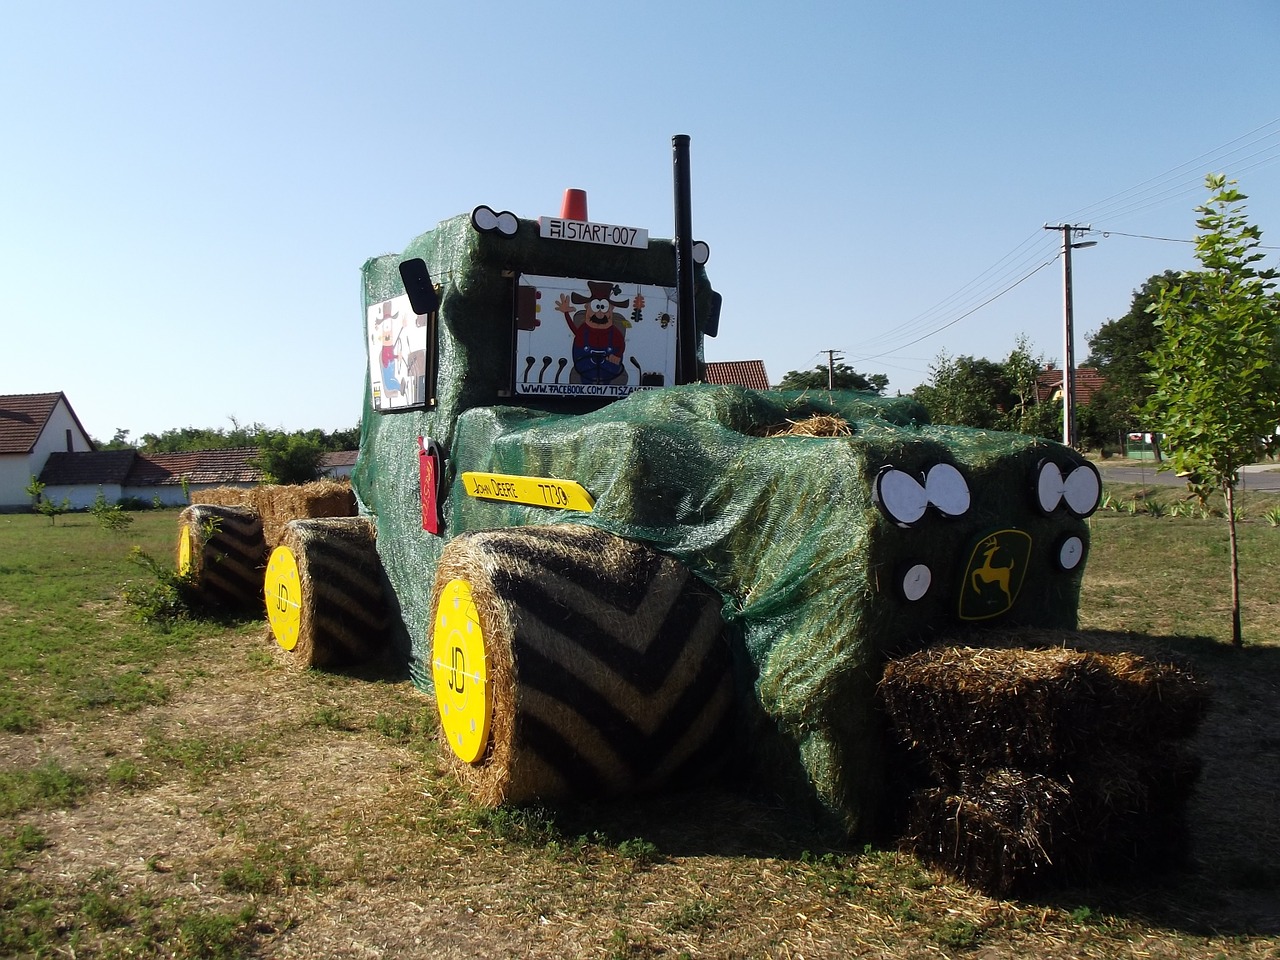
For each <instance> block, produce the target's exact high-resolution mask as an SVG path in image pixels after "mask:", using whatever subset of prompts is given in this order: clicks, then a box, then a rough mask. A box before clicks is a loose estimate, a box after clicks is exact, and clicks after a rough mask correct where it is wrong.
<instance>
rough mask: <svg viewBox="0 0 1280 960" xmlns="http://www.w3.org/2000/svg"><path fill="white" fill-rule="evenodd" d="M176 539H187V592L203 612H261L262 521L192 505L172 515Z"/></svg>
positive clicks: (246, 513)
mask: <svg viewBox="0 0 1280 960" xmlns="http://www.w3.org/2000/svg"><path fill="white" fill-rule="evenodd" d="M178 524H179V528H180V530H181V531H182V533H181V535H183V536H189V537H190V538H191V561H192V563H191V575H192V586H193V588H194V590H195V592H196V595H197V596H198V597H199V599H200V601H201V602H202V603H204V604H207V605H209V606H215V607H222V608H225V609H229V610H237V611H249V610H254V609H261V607H262V570H263V565H264V564H265V562H266V553H267V545H266V541H265V540H263V537H262V521H261V520H260V519H259V517H258V515H257V514H255V513H254V512H253V511H252V510H246V509H244V508H242V507H222V506H216V505H214V504H203V503H202V504H193V505H192V506H189V507H187V508H186V509H184V510H183V511H182V513H180V514H179V515H178Z"/></svg>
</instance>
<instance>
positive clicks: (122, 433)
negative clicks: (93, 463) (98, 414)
mask: <svg viewBox="0 0 1280 960" xmlns="http://www.w3.org/2000/svg"><path fill="white" fill-rule="evenodd" d="M94 446H95V447H97V448H98V449H99V450H132V449H134V446H133V444H132V443H130V442H129V431H128V430H126V429H124V427H116V432H115V434H114V435H113V436H112V437H111V439H110V440H108V441H106V442H105V443H102V442H100V441H95V442H94Z"/></svg>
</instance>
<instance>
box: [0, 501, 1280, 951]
mask: <svg viewBox="0 0 1280 960" xmlns="http://www.w3.org/2000/svg"><path fill="white" fill-rule="evenodd" d="M1115 493H1118V495H1119V496H1118V501H1122V500H1124V499H1125V498H1126V497H1129V498H1131V496H1132V493H1133V491H1128V490H1124V491H1115ZM1176 494H1177V491H1176V490H1175V491H1174V492H1173V493H1172V494H1163V493H1162V494H1161V496H1169V497H1174V496H1176ZM1139 499H1140V500H1144V501H1145V499H1146V498H1145V497H1141V498H1139ZM1266 506H1267V501H1260V502H1259V503H1257V504H1253V503H1251V504H1250V505H1249V507H1248V509H1250V510H1253V511H1255V513H1256V517H1257V518H1256V519H1250V520H1249V521H1248V522H1246V523H1245V524H1244V525H1243V527H1242V537H1243V548H1244V564H1245V567H1244V570H1245V581H1244V595H1245V635H1246V639H1247V641H1248V645H1247V646H1246V648H1245V649H1244V650H1232V649H1230V648H1229V647H1228V646H1227V645H1226V638H1227V637H1228V636H1229V625H1228V621H1227V619H1226V609H1227V606H1226V597H1227V593H1226V568H1225V563H1226V552H1225V539H1226V534H1225V528H1224V527H1223V525H1222V524H1221V522H1220V521H1213V520H1204V519H1198V518H1192V517H1170V516H1168V512H1167V511H1165V512H1163V513H1162V511H1161V510H1159V509H1157V510H1156V511H1155V513H1157V514H1161V515H1160V516H1153V515H1151V514H1150V513H1147V512H1137V513H1136V514H1135V515H1130V513H1128V512H1127V511H1120V510H1104V511H1101V512H1099V513H1098V514H1097V515H1096V516H1095V518H1094V519H1093V520H1092V521H1091V522H1092V527H1093V547H1092V555H1091V558H1090V566H1089V570H1088V573H1087V574H1086V581H1085V591H1084V598H1083V601H1082V606H1081V611H1082V616H1081V619H1082V628H1083V629H1084V630H1086V631H1087V634H1086V638H1085V639H1086V643H1088V644H1090V645H1094V646H1097V647H1099V648H1104V649H1116V648H1127V649H1133V650H1138V651H1139V652H1156V653H1157V654H1158V655H1160V656H1176V657H1178V658H1181V659H1183V660H1185V661H1186V662H1187V663H1189V664H1190V665H1191V666H1192V667H1193V669H1194V670H1195V671H1196V672H1197V673H1198V674H1199V675H1200V676H1202V677H1204V678H1206V679H1207V680H1209V681H1210V683H1211V684H1212V686H1213V708H1212V710H1211V712H1210V714H1209V717H1208V719H1207V721H1206V722H1205V724H1204V725H1203V727H1202V729H1201V731H1200V733H1199V735H1198V739H1197V748H1198V751H1199V753H1200V755H1201V756H1202V758H1203V760H1204V764H1205V766H1204V773H1203V776H1202V779H1201V782H1200V784H1199V787H1198V789H1197V793H1196V795H1195V798H1194V800H1193V804H1192V809H1191V815H1190V821H1191V827H1192V831H1193V837H1192V840H1193V856H1192V862H1191V863H1190V864H1189V865H1188V867H1187V868H1186V869H1185V870H1182V871H1178V872H1175V873H1169V874H1167V875H1159V876H1141V877H1133V878H1129V879H1127V880H1125V881H1124V882H1123V883H1117V884H1115V885H1113V886H1106V887H1094V888H1088V889H1069V890H1060V891H1056V892H1054V893H1053V894H1052V895H1049V896H1044V897H1041V898H1038V899H1036V900H1034V901H1021V900H1009V901H1002V900H995V899H991V898H989V897H985V896H983V895H980V894H978V893H976V892H973V891H971V890H968V889H966V888H965V887H963V886H962V885H960V884H958V883H956V882H955V881H953V880H951V879H950V878H948V877H947V876H946V875H944V874H941V873H938V872H935V871H932V870H929V869H926V868H924V867H922V866H921V865H920V863H919V862H918V861H916V860H915V859H914V858H913V857H911V856H908V855H906V854H903V853H899V852H897V851H895V850H894V849H893V848H892V846H891V845H888V846H875V845H873V846H866V847H862V846H859V847H857V848H854V849H840V848H833V847H831V846H830V845H829V839H824V838H822V837H820V836H818V835H816V834H813V833H811V832H810V831H809V830H808V828H807V827H806V825H805V824H804V823H803V822H797V820H796V819H795V818H794V817H793V816H791V815H790V814H789V811H788V810H786V809H781V808H778V807H776V806H773V805H770V804H768V803H765V802H762V801H760V800H758V799H755V798H752V797H750V796H746V795H744V794H742V793H739V792H735V791H734V790H732V789H730V788H728V787H725V788H721V789H712V790H703V791H700V792H697V793H691V794H677V795H671V796H665V797H661V798H657V799H654V800H649V801H647V802H644V803H638V802H637V803H623V804H609V805H594V806H589V807H581V808H574V809H568V810H556V811H550V810H544V809H520V810H500V811H496V812H494V811H485V810H481V809H477V808H475V807H474V806H472V805H471V804H470V803H469V802H468V801H467V800H466V799H465V798H464V796H463V795H462V794H461V793H460V791H459V790H458V789H457V788H456V787H455V785H454V783H453V782H452V781H451V780H450V779H449V777H448V776H447V775H445V774H444V773H443V767H442V764H441V763H440V762H439V761H438V758H437V752H436V751H437V747H436V743H435V721H434V707H433V704H432V702H431V700H430V699H429V698H427V697H426V696H424V695H423V694H421V693H419V692H417V691H415V690H414V689H413V688H412V685H411V684H410V683H409V682H408V680H407V679H406V678H405V676H404V675H403V674H402V673H400V672H398V671H397V669H396V668H394V667H392V666H390V665H388V664H385V663H384V664H373V665H371V666H368V667H365V668H362V669H360V670H356V671H351V672H333V673H327V672H320V671H307V672H303V671H299V670H297V669H295V668H294V667H293V666H292V665H291V664H290V663H289V661H288V657H287V655H286V654H284V653H283V651H280V650H279V649H278V648H276V646H275V645H274V644H273V643H271V642H270V641H269V640H268V639H267V638H266V637H265V635H264V632H263V628H262V626H261V625H260V624H258V623H207V622H196V623H180V624H177V625H175V626H174V627H172V628H171V629H169V630H167V631H162V630H159V629H157V628H155V627H153V626H147V625H142V624H138V623H136V622H134V620H133V619H132V616H131V613H132V611H131V608H130V607H129V606H128V605H126V604H125V603H124V602H123V601H122V600H121V599H120V589H121V586H122V584H123V583H124V582H125V581H126V580H128V579H130V578H133V579H135V580H137V579H138V578H145V577H146V572H145V571H144V570H142V569H141V568H139V567H138V566H136V565H135V564H133V563H131V562H130V561H129V559H128V556H129V547H130V545H132V544H135V543H137V544H140V545H141V546H142V547H143V548H144V549H146V550H147V551H149V552H150V553H152V555H154V556H157V557H160V556H166V557H167V556H168V554H169V553H170V551H171V548H172V543H173V539H174V537H175V534H176V528H175V515H174V514H173V513H172V512H155V513H142V514H138V515H136V520H135V522H134V523H133V524H132V525H131V527H130V528H129V529H127V530H125V531H123V532H119V533H112V532H110V531H107V530H104V529H101V528H99V526H98V525H97V523H95V521H94V519H93V518H92V517H90V516H87V515H73V516H67V517H63V518H60V519H59V520H58V522H57V524H56V526H55V525H50V524H49V522H48V521H47V520H45V519H44V518H41V517H36V516H25V515H23V516H0V731H2V732H0V869H2V871H3V872H2V874H0V955H4V956H32V957H77V958H85V957H146V958H152V957H154V958H160V957H281V958H284V957H298V958H316V957H333V958H375V957H388V958H390V957H396V958H405V957H556V958H561V957H601V958H650V957H654V958H656V957H670V958H677V957H723V958H729V957H736V958H749V957H760V958H765V957H769V958H774V957H776V958H783V957H786V958H809V960H815V958H827V957H830V958H835V957H849V956H866V957H946V956H963V957H974V958H979V957H981V958H997V957H1015V956H1016V957H1022V956H1038V957H1061V958H1066V957H1100V958H1101V957H1106V958H1112V957H1132V958H1149V957H1167V958H1201V957H1204V958H1209V957H1259V958H1260V957H1278V956H1280V696H1278V695H1277V694H1278V693H1280V616H1278V614H1280V605H1278V603H1277V598H1276V588H1275V570H1276V569H1277V564H1280V528H1276V527H1272V526H1270V525H1269V524H1268V523H1267V522H1266V521H1265V520H1263V519H1261V516H1262V511H1263V510H1265V509H1266Z"/></svg>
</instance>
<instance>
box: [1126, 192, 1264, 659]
mask: <svg viewBox="0 0 1280 960" xmlns="http://www.w3.org/2000/svg"><path fill="white" fill-rule="evenodd" d="M1205 185H1206V187H1208V189H1209V191H1210V193H1211V197H1210V199H1209V202H1208V203H1207V204H1205V205H1204V206H1201V207H1197V208H1196V212H1197V213H1199V214H1200V217H1199V219H1198V220H1197V221H1196V226H1197V227H1199V228H1200V230H1201V231H1202V233H1200V234H1199V235H1197V237H1196V259H1198V260H1199V261H1200V263H1201V266H1202V268H1203V269H1201V270H1199V271H1195V272H1186V273H1182V274H1179V275H1178V277H1177V278H1176V279H1174V280H1171V281H1169V282H1166V283H1163V284H1161V286H1160V287H1159V289H1158V290H1157V292H1156V297H1155V301H1154V303H1153V304H1152V313H1153V314H1154V317H1155V324H1156V327H1157V328H1158V330H1159V339H1158V341H1157V343H1156V346H1155V349H1154V350H1153V351H1152V353H1151V355H1150V366H1151V372H1150V374H1149V375H1148V383H1149V384H1150V386H1151V393H1150V396H1149V397H1148V398H1147V403H1146V406H1145V408H1144V410H1145V413H1146V415H1147V416H1148V418H1149V422H1150V423H1151V424H1152V426H1153V427H1154V428H1156V429H1158V430H1160V431H1162V432H1163V433H1164V434H1165V447H1166V452H1167V455H1168V460H1167V461H1166V463H1165V464H1162V465H1161V469H1168V468H1170V467H1171V468H1172V469H1176V470H1177V471H1178V472H1179V473H1188V474H1190V475H1192V476H1193V477H1194V478H1195V479H1196V481H1197V483H1198V484H1199V486H1200V489H1201V492H1202V494H1207V493H1208V492H1209V491H1211V490H1214V489H1218V490H1221V491H1222V493H1223V497H1224V499H1225V501H1226V515H1227V530H1228V539H1229V541H1230V554H1231V642H1232V644H1233V645H1235V646H1237V647H1238V646H1241V645H1243V642H1244V640H1243V637H1242V634H1241V629H1240V561H1239V552H1238V547H1237V542H1236V509H1235V488H1236V483H1237V481H1238V479H1239V471H1240V468H1241V467H1243V466H1245V465H1246V464H1249V463H1252V462H1254V461H1255V460H1256V459H1258V458H1259V457H1261V456H1262V455H1263V454H1264V453H1266V452H1268V451H1269V450H1271V449H1273V447H1274V445H1275V443H1276V439H1277V438H1276V431H1277V427H1278V426H1280V300H1278V299H1277V297H1276V294H1275V285H1276V276H1277V271H1276V270H1274V269H1259V268H1258V267H1257V266H1256V264H1258V262H1259V261H1261V260H1262V259H1263V258H1264V254H1263V253H1262V252H1261V251H1260V250H1259V249H1258V247H1259V246H1260V244H1261V242H1262V241H1261V238H1262V231H1261V230H1259V229H1258V228H1257V227H1256V226H1253V225H1251V224H1250V223H1248V221H1247V220H1246V219H1245V216H1244V204H1243V201H1244V200H1245V199H1247V198H1246V196H1245V195H1244V194H1243V193H1241V192H1240V191H1239V190H1237V189H1236V188H1235V181H1228V180H1227V179H1226V178H1225V177H1224V176H1222V175H1221V174H1210V175H1209V176H1208V177H1206V178H1205Z"/></svg>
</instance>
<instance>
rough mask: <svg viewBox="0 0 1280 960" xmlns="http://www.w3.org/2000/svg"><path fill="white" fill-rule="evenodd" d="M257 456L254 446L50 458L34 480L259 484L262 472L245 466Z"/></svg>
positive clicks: (55, 483) (60, 483)
mask: <svg viewBox="0 0 1280 960" xmlns="http://www.w3.org/2000/svg"><path fill="white" fill-rule="evenodd" d="M257 455H258V450H257V448H256V447H233V448H230V449H227V450H192V451H187V452H183V453H150V454H141V453H138V452H137V451H136V450H100V451H94V452H92V453H53V454H50V455H49V459H48V461H47V462H46V463H45V467H44V470H43V471H41V473H40V480H41V482H42V483H45V484H48V485H51V486H93V485H95V484H104V483H118V484H121V485H123V486H126V487H149V486H157V485H169V484H180V483H182V481H183V480H184V479H185V480H186V481H187V482H188V483H261V482H262V471H260V470H257V469H255V468H253V467H251V466H249V460H251V459H252V458H254V457H256V456H257Z"/></svg>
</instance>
